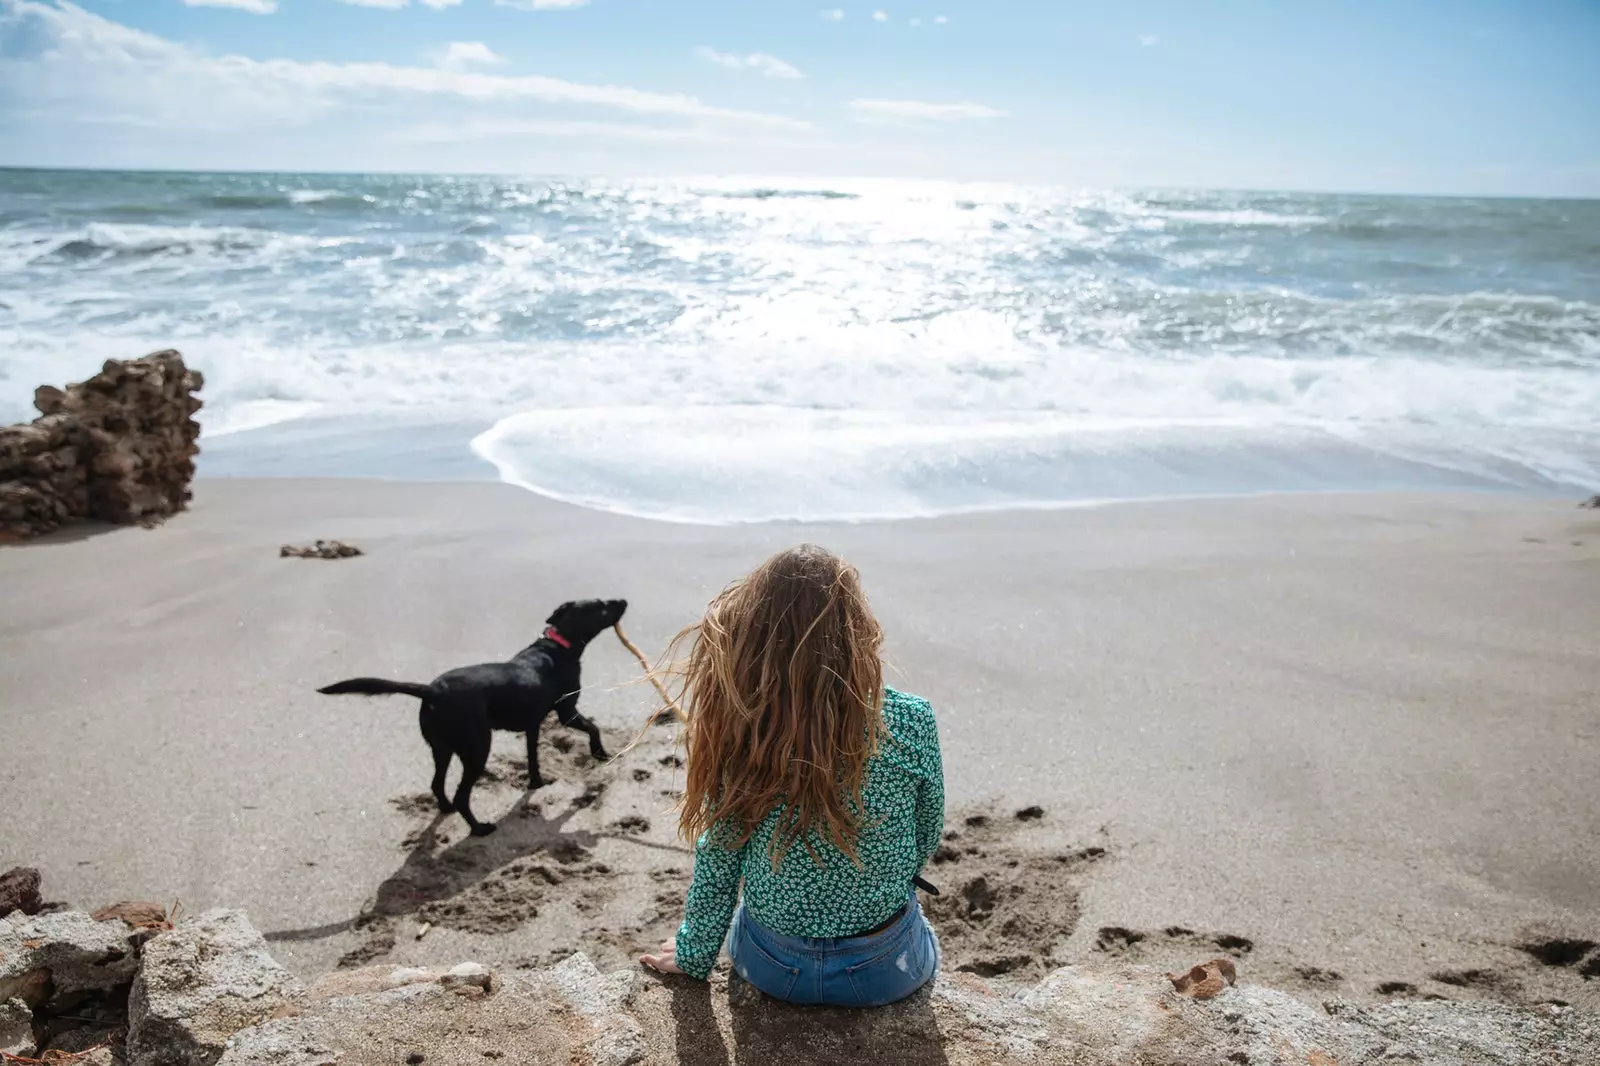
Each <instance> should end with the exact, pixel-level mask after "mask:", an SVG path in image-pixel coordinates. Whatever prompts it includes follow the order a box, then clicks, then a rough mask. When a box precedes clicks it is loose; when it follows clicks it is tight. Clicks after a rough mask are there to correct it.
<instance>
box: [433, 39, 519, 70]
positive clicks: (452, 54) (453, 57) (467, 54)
mask: <svg viewBox="0 0 1600 1066" xmlns="http://www.w3.org/2000/svg"><path fill="white" fill-rule="evenodd" d="M435 60H436V61H437V62H438V64H439V66H441V67H443V68H444V69H445V70H466V69H468V68H470V67H497V66H500V65H501V64H503V63H504V62H505V61H506V57H505V56H502V55H496V54H495V52H494V51H493V49H491V48H490V47H489V46H488V45H486V44H484V43H483V42H482V41H451V42H450V43H449V45H447V46H446V47H445V49H444V51H442V52H440V53H439V54H438V55H437V56H435Z"/></svg>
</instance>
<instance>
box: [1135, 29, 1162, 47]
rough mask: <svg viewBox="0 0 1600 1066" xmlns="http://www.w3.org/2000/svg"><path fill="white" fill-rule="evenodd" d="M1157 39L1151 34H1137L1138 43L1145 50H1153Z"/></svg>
mask: <svg viewBox="0 0 1600 1066" xmlns="http://www.w3.org/2000/svg"><path fill="white" fill-rule="evenodd" d="M1159 39H1160V38H1158V37H1157V36H1156V35H1155V34H1153V33H1141V34H1139V43H1140V44H1142V45H1144V46H1145V47H1146V48H1154V47H1155V44H1156V41H1157V40H1159Z"/></svg>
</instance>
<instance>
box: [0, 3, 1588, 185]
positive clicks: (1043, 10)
mask: <svg viewBox="0 0 1600 1066" xmlns="http://www.w3.org/2000/svg"><path fill="white" fill-rule="evenodd" d="M1596 56H1600V3H1597V2H1595V0H1537V2H1536V0H1523V2H1520V3H1514V2H1490V0H1450V2H1443V0H1439V2H1429V0H1387V2H1382V3H1378V2H1371V3H1369V2H1361V0H1345V2H1332V0H1293V2H1291V0H1281V2H1268V0H1211V2H1182V0H1170V2H1155V0H1149V2H1141V0H1122V2H1116V3H1112V2H1100V3H1077V2H1070V0H1055V2H1046V0H988V2H978V0H914V2H911V3H904V4H902V3H892V4H891V3H885V4H884V5H883V6H881V7H880V6H878V5H876V4H872V5H867V6H857V5H851V4H845V5H843V6H840V7H835V6H834V5H833V4H832V3H831V2H829V3H822V4H818V3H791V2H787V0H769V2H761V3H756V2H744V3H733V2H731V0H700V2H692V0H587V2H582V0H360V2H356V0H83V2H82V3H81V4H80V5H77V6H74V5H71V4H67V3H64V2H60V0H0V163H4V164H11V165H60V166H103V167H158V168H177V169H213V168H214V169H267V170H427V171H473V172H476V171H494V172H523V173H616V174H713V173H738V174H771V175H794V176H823V175H826V176H839V175H861V176H892V177H913V178H915V177H922V178H956V179H970V180H997V181H1025V182H1054V183H1066V184H1075V185H1173V186H1191V187H1192V186H1212V187H1251V188H1293V189H1327V190H1344V191H1392V192H1422V193H1483V194H1510V195H1566V196H1574V195H1576V196H1600V62H1597V61H1596V59H1595V57H1596Z"/></svg>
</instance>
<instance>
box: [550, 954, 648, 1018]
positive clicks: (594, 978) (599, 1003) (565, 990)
mask: <svg viewBox="0 0 1600 1066" xmlns="http://www.w3.org/2000/svg"><path fill="white" fill-rule="evenodd" d="M550 978H551V980H552V981H554V982H555V985H556V987H557V988H559V989H560V990H561V992H562V994H563V995H564V996H566V998H567V1000H568V1002H570V1003H571V1004H572V1005H573V1006H574V1007H576V1008H577V1009H578V1012H579V1013H580V1014H587V1015H590V1016H591V1017H593V1016H598V1015H609V1014H617V1013H619V1012H621V1011H622V1010H623V1008H625V1007H626V1006H627V1005H628V1003H629V1002H630V1001H631V1000H632V999H633V993H634V991H635V990H636V989H637V987H638V984H639V974H638V973H636V972H634V971H633V970H619V971H617V972H616V973H610V974H603V973H601V972H600V971H599V970H598V969H597V968H596V967H595V964H594V963H593V962H591V961H590V960H589V956H587V955H585V954H583V952H581V951H580V952H578V953H577V954H576V955H569V956H567V957H566V958H565V959H562V960H561V961H560V962H559V963H557V964H556V965H555V966H554V967H552V968H551V969H550Z"/></svg>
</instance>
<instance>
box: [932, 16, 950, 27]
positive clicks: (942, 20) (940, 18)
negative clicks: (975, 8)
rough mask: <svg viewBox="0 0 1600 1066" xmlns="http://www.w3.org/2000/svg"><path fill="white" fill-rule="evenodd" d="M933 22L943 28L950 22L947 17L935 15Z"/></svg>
mask: <svg viewBox="0 0 1600 1066" xmlns="http://www.w3.org/2000/svg"><path fill="white" fill-rule="evenodd" d="M933 21H934V22H936V23H938V24H939V25H941V26H943V25H945V24H946V23H948V22H949V21H950V20H949V19H948V18H946V17H945V16H943V15H935V16H934V17H933Z"/></svg>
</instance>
